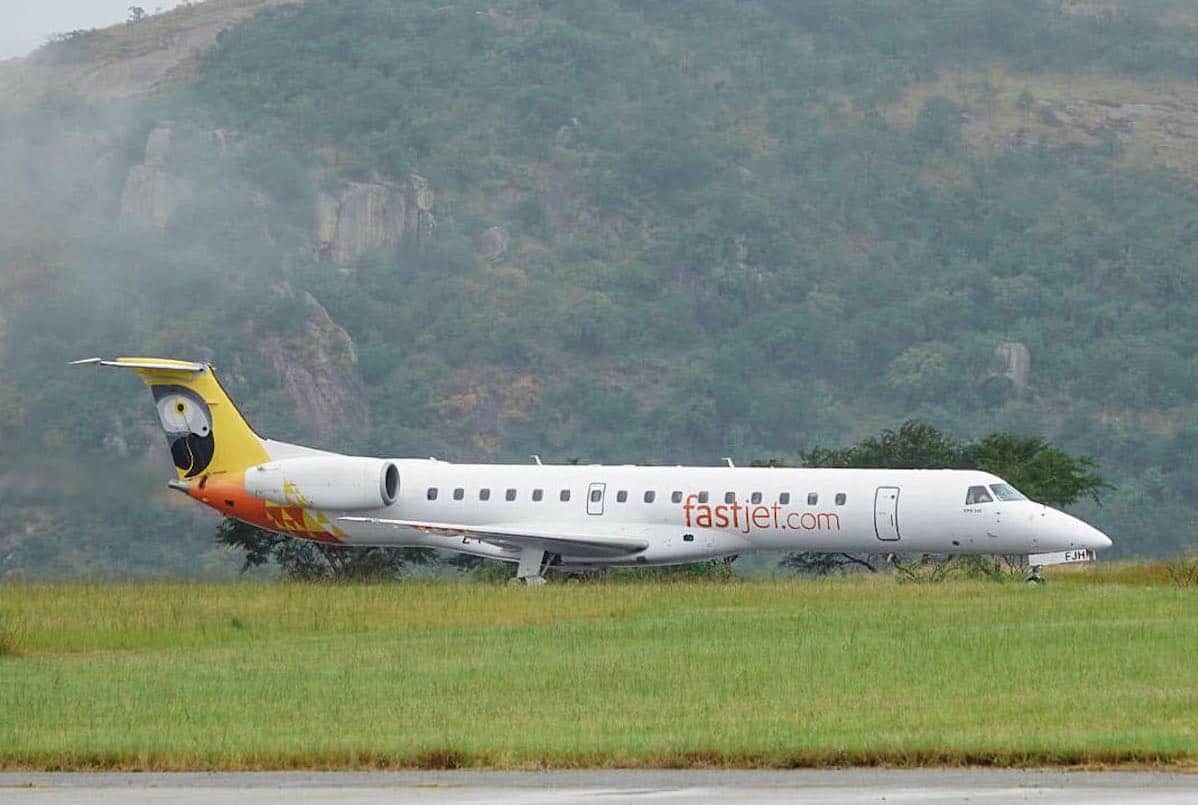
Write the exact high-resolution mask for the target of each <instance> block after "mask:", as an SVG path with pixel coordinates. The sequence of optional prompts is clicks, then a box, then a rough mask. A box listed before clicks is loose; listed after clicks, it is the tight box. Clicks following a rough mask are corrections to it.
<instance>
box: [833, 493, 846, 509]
mask: <svg viewBox="0 0 1198 805" xmlns="http://www.w3.org/2000/svg"><path fill="white" fill-rule="evenodd" d="M846 500H848V497H846V496H845V494H844V492H837V493H836V505H837V506H843V505H844V502H845V501H846Z"/></svg>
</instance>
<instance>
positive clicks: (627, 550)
mask: <svg viewBox="0 0 1198 805" xmlns="http://www.w3.org/2000/svg"><path fill="white" fill-rule="evenodd" d="M337 520H338V522H342V523H364V524H367V525H380V526H393V527H396V528H412V529H415V530H417V531H424V532H426V533H433V534H443V535H444V536H447V537H468V538H470V539H476V540H479V541H480V542H488V543H491V544H492V545H498V546H500V547H510V548H513V549H521V548H540V549H541V550H543V551H548V552H549V553H558V554H563V555H565V556H577V557H584V558H588V559H599V558H610V557H616V556H629V555H631V554H634V553H640V552H641V551H643V550H645V549H646V548H648V547H649V541H648V540H645V539H636V538H630V537H607V536H603V537H597V536H593V535H589V534H562V533H560V532H550V531H541V530H537V529H528V528H507V527H504V526H472V525H461V524H458V523H425V522H420V521H418V520H389V519H385V518H381V517H338V518H337Z"/></svg>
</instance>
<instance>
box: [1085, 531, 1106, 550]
mask: <svg viewBox="0 0 1198 805" xmlns="http://www.w3.org/2000/svg"><path fill="white" fill-rule="evenodd" d="M1086 528H1088V529H1089V532H1088V533H1087V534H1086V535H1085V536H1084V537H1083V538H1082V539H1083V540H1084V541H1085V543H1086V547H1087V548H1091V549H1093V550H1095V551H1101V550H1102V549H1103V548H1109V547H1111V538H1110V537H1108V536H1107V535H1106V534H1104V533H1102V532H1101V531H1099V530H1098V529H1097V528H1095V527H1094V526H1092V525H1087V526H1086Z"/></svg>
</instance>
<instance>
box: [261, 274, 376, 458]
mask: <svg viewBox="0 0 1198 805" xmlns="http://www.w3.org/2000/svg"><path fill="white" fill-rule="evenodd" d="M284 292H285V293H289V292H290V288H286V289H284ZM300 298H301V299H302V301H303V307H304V311H305V320H304V326H303V334H302V335H300V336H299V337H295V338H287V337H284V336H280V335H277V334H268V335H265V336H263V335H261V334H259V335H258V336H257V340H258V348H257V351H258V355H259V357H261V358H262V360H263V361H264V362H265V364H266V366H267V368H268V369H269V370H270V371H271V372H272V373H273V374H274V376H275V378H276V380H277V382H278V385H279V386H280V387H281V388H282V389H283V390H285V391H286V392H287V393H288V394H289V395H290V396H291V398H292V399H293V400H295V407H296V415H297V416H298V418H299V419H300V421H302V422H304V423H305V424H307V425H309V426H310V427H311V428H312V430H313V432H314V433H315V434H316V435H317V437H319V438H320V439H322V440H326V441H327V440H331V439H333V438H335V437H336V436H337V435H338V434H339V433H343V432H345V431H356V430H361V429H363V428H365V427H366V426H367V425H369V423H370V412H369V410H368V408H367V406H366V389H365V386H364V385H363V383H362V377H361V375H360V374H359V372H358V355H357V351H356V350H355V349H354V342H353V340H352V339H351V338H350V336H349V333H347V332H346V331H345V329H344V328H342V327H341V326H340V325H339V324H337V322H335V321H333V319H332V317H331V316H329V312H328V311H327V310H325V308H324V306H323V305H321V304H320V303H319V302H318V301H316V299H315V298H314V297H313V296H312V295H311V294H310V293H308V292H307V291H305V292H304V293H303V294H302V295H301V297H300Z"/></svg>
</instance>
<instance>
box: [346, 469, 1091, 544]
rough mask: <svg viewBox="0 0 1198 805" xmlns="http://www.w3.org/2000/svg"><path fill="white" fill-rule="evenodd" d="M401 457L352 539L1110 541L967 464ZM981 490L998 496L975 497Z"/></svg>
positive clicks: (350, 521)
mask: <svg viewBox="0 0 1198 805" xmlns="http://www.w3.org/2000/svg"><path fill="white" fill-rule="evenodd" d="M394 463H395V464H396V465H397V466H398V468H399V473H400V486H399V494H398V496H397V498H396V500H395V502H394V503H393V504H392V505H390V506H388V507H386V508H381V509H376V510H373V511H371V512H369V513H367V514H368V515H369V516H368V517H351V518H341V519H339V520H338V523H339V525H340V526H341V528H342V529H343V530H344V531H345V533H346V535H347V539H346V542H347V544H350V545H387V546H420V547H435V548H445V549H449V550H456V551H461V552H465V553H472V554H477V555H480V556H488V557H492V558H498V559H506V560H511V561H516V560H517V559H518V556H519V551H518V549H515V548H511V547H505V546H503V545H496V544H493V543H492V542H489V541H479V540H477V539H472V538H470V537H469V536H463V535H462V534H456V535H455V534H451V533H445V532H443V531H436V530H433V531H430V530H427V529H421V528H414V527H410V526H406V525H396V524H395V523H394V522H387V521H409V522H411V521H415V522H423V523H451V524H460V525H462V526H473V527H495V528H499V527H502V528H506V529H509V530H520V529H529V530H535V531H536V532H540V533H546V532H556V531H560V532H561V533H563V534H571V535H580V534H581V535H593V536H594V537H596V538H603V537H610V538H629V539H638V540H641V541H643V542H645V543H647V547H646V548H645V549H644V550H642V551H639V552H637V553H635V554H634V555H628V556H621V557H612V558H601V559H597V558H594V557H584V556H573V557H572V556H570V555H569V553H568V551H565V552H562V553H561V555H560V556H561V564H562V565H567V566H569V565H574V566H596V565H637V564H642V565H664V564H677V563H683V562H689V561H696V560H701V559H707V558H714V557H719V556H726V555H731V554H743V553H747V552H750V551H761V550H782V551H817V552H847V553H860V552H870V553H942V554H957V553H959V554H1028V553H1039V552H1046V551H1063V550H1078V549H1100V548H1105V547H1107V546H1109V545H1110V540H1109V539H1108V538H1107V537H1106V536H1105V535H1103V534H1102V533H1101V532H1100V531H1098V530H1097V529H1095V528H1093V527H1092V526H1089V525H1087V524H1086V523H1084V522H1082V521H1081V520H1078V519H1077V518H1074V517H1071V516H1070V515H1067V514H1065V513H1063V512H1060V511H1058V510H1056V509H1053V508H1050V507H1048V506H1044V505H1041V504H1039V503H1034V502H1032V501H1030V500H1027V499H1025V498H1022V497H1020V496H1016V497H1017V499H1008V500H1000V499H999V496H998V495H997V494H996V493H995V491H994V485H996V484H997V485H1002V484H1003V482H1002V479H1000V478H997V477H996V476H994V475H990V474H988V473H984V472H976V471H969V470H876V469H780V468H779V469H775V468H739V467H640V466H604V465H588V466H575V465H552V466H550V465H545V466H542V465H539V464H530V465H495V464H452V463H448V462H442V461H435V460H406V459H398V460H395V462H394ZM978 487H983V488H984V489H985V490H986V491H987V492H988V496H989V497H990V498H991V499H990V500H982V501H980V502H970V503H967V500H970V497H971V496H972V497H973V498H976V497H977V496H978V495H979V494H980V493H976V492H971V491H970V490H971V489H974V490H976V489H977V488H978ZM647 493H649V494H647ZM354 514H355V515H361V514H363V513H362V512H355V513H354ZM370 520H373V522H371V521H370Z"/></svg>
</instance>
